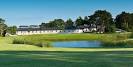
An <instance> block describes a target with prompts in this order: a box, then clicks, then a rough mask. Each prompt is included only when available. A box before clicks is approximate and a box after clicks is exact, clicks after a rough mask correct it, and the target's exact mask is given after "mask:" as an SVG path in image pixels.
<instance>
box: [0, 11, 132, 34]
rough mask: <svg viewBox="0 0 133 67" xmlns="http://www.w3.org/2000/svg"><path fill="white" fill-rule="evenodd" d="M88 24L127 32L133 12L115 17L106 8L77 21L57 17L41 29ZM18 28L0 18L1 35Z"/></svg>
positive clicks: (109, 31)
mask: <svg viewBox="0 0 133 67" xmlns="http://www.w3.org/2000/svg"><path fill="white" fill-rule="evenodd" d="M84 25H88V26H89V27H91V26H96V29H97V31H96V32H104V33H113V32H115V30H116V29H122V30H125V31H127V32H132V31H133V13H128V12H121V13H120V14H119V15H117V16H116V17H115V18H112V14H111V13H110V12H108V11H106V10H97V11H95V12H94V14H92V15H90V16H85V17H84V18H82V17H78V18H77V19H76V20H75V21H73V20H72V19H71V18H69V19H68V20H67V21H64V20H63V19H55V20H53V21H49V23H41V25H40V28H41V29H46V28H47V29H61V30H64V29H76V28H79V27H80V26H84ZM16 30H17V27H16V26H10V27H8V26H7V25H6V24H5V20H4V19H2V18H0V35H1V36H5V35H4V34H5V33H6V32H8V33H10V34H15V33H16Z"/></svg>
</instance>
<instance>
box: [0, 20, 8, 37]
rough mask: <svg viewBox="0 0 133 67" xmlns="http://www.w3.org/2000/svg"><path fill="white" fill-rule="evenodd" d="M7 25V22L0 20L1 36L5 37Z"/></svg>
mask: <svg viewBox="0 0 133 67" xmlns="http://www.w3.org/2000/svg"><path fill="white" fill-rule="evenodd" d="M6 29H7V25H6V24H5V20H4V19H2V18H0V35H1V36H5V34H6Z"/></svg>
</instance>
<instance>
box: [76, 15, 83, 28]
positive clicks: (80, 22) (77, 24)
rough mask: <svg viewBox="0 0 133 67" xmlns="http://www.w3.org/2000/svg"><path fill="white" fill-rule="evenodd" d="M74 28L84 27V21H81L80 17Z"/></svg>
mask: <svg viewBox="0 0 133 67" xmlns="http://www.w3.org/2000/svg"><path fill="white" fill-rule="evenodd" d="M75 24H76V27H78V26H81V25H84V20H83V19H82V17H79V18H77V19H76V23H75Z"/></svg>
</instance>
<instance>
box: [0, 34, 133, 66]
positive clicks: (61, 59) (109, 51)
mask: <svg viewBox="0 0 133 67" xmlns="http://www.w3.org/2000/svg"><path fill="white" fill-rule="evenodd" d="M86 35H88V34H84V36H86ZM39 36H40V35H39ZM57 36H61V37H57ZM57 36H49V35H47V36H46V37H51V39H52V37H57V38H62V35H57ZM66 36H68V35H66ZM74 36H75V37H76V35H74ZM20 37H21V36H20ZM109 37H110V36H109ZM71 38H72V37H71ZM0 67H133V48H46V47H43V48H41V47H37V46H33V45H26V44H12V37H5V38H2V37H0Z"/></svg>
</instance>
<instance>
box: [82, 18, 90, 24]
mask: <svg viewBox="0 0 133 67" xmlns="http://www.w3.org/2000/svg"><path fill="white" fill-rule="evenodd" d="M83 24H88V25H90V23H89V18H88V17H87V16H85V17H84V23H83Z"/></svg>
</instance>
